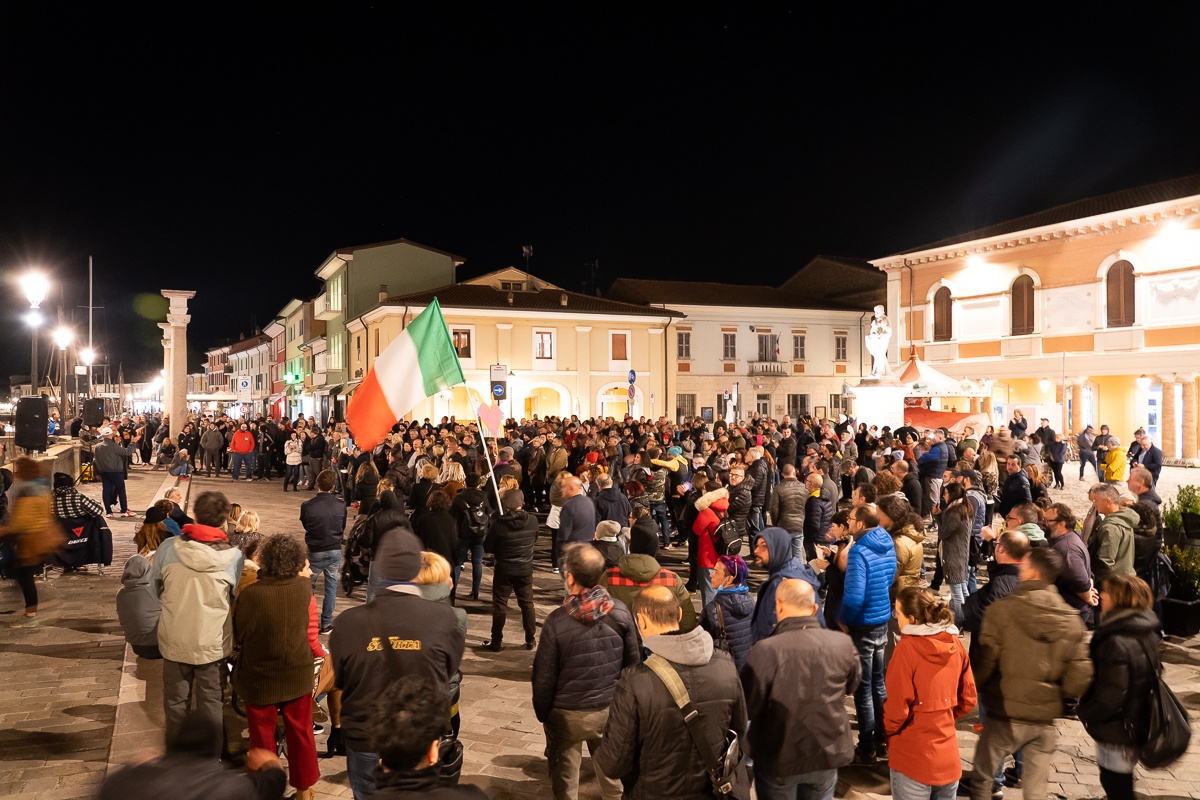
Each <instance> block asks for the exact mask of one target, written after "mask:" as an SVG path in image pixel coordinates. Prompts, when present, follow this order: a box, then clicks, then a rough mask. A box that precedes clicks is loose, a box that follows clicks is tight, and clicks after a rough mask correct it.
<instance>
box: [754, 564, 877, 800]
mask: <svg viewBox="0 0 1200 800" xmlns="http://www.w3.org/2000/svg"><path fill="white" fill-rule="evenodd" d="M816 613H817V603H816V596H815V594H814V593H813V587H812V585H811V584H809V583H807V582H805V581H802V580H800V579H798V578H785V579H784V580H782V581H781V582H780V584H779V588H778V589H777V590H776V592H775V615H776V617H778V619H779V623H778V624H777V625H776V626H775V630H774V631H773V632H772V633H771V635H770V636H769V637H767V638H766V639H763V640H762V641H760V642H759V643H758V644H756V645H754V647H753V648H751V650H750V656H749V658H747V660H746V665H745V666H744V667H743V668H742V674H741V678H742V688H743V689H744V690H745V693H746V712H747V714H748V715H749V717H750V721H751V725H750V741H749V744H750V748H749V749H750V757H751V758H753V759H754V779H755V781H756V782H757V784H758V793H759V796H760V797H796V796H798V795H801V794H804V793H803V792H798V791H797V790H798V789H800V788H801V787H803V788H804V789H805V790H807V796H809V797H832V796H833V790H834V786H835V785H836V784H837V771H838V768H839V767H844V766H845V765H846V764H849V763H850V761H851V759H852V758H854V737H853V735H852V734H851V732H850V717H849V716H848V715H847V714H846V695H848V694H853V693H854V690H855V689H856V688H858V682H859V679H860V678H861V676H862V667H861V665H860V664H859V658H858V653H857V651H856V650H855V648H854V643H853V642H852V641H851V639H850V637H849V636H847V635H846V634H844V633H842V632H841V631H829V630H824V629H823V628H822V627H821V625H820V623H819V622H818V621H817V618H816V616H815V615H816ZM794 675H804V676H805V679H804V680H802V681H797V680H794V679H792V676H794Z"/></svg>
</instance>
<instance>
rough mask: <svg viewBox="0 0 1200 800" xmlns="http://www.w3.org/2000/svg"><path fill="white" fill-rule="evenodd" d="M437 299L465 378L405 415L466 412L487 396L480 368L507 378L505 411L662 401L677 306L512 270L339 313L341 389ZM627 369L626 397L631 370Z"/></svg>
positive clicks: (586, 411)
mask: <svg viewBox="0 0 1200 800" xmlns="http://www.w3.org/2000/svg"><path fill="white" fill-rule="evenodd" d="M435 297H436V298H437V299H438V302H439V303H440V304H441V307H442V314H443V316H444V317H445V319H446V324H447V327H448V328H449V330H450V334H451V337H452V338H453V340H454V342H455V346H456V348H457V349H458V354H459V359H460V360H461V362H462V366H463V373H464V376H465V377H466V384H465V385H464V386H457V387H454V388H452V389H449V390H447V391H445V392H442V393H440V394H439V395H437V396H435V397H432V398H430V399H429V400H427V401H426V402H425V403H423V404H422V405H421V406H419V407H418V408H416V409H414V410H413V412H412V414H411V415H410V416H411V418H414V419H424V418H426V417H428V418H430V419H431V420H435V421H436V420H439V419H441V418H442V417H443V416H454V417H456V418H459V419H464V418H471V417H474V416H475V409H476V408H477V407H478V405H479V404H480V403H481V402H483V401H484V399H485V398H487V399H488V402H490V398H491V397H492V394H491V388H492V383H491V381H490V374H489V370H490V367H492V366H493V365H502V366H503V367H504V374H505V377H506V378H507V390H508V391H507V394H508V396H507V398H506V399H505V400H503V401H502V402H501V406H502V407H503V409H504V411H505V414H506V415H508V416H512V417H515V418H517V419H520V418H522V417H533V416H535V415H537V416H539V417H543V416H547V415H556V416H571V415H578V416H579V417H580V418H587V417H591V416H594V415H596V416H611V417H615V418H618V419H619V418H621V417H623V416H624V415H625V414H626V413H629V414H632V415H633V416H635V417H636V416H647V417H650V416H657V415H660V414H664V413H670V409H669V408H668V407H667V406H666V405H665V398H666V397H668V396H669V395H668V393H667V386H668V381H667V369H668V368H669V367H670V365H671V364H672V363H673V362H672V361H671V360H670V359H669V358H668V356H669V353H668V350H667V341H666V335H667V332H668V328H669V327H670V326H671V325H672V324H673V323H674V322H676V321H677V320H678V319H680V318H681V317H682V316H683V315H682V314H681V313H680V312H679V311H674V310H669V309H660V308H648V307H645V306H639V305H633V304H630V303H623V302H619V301H616V300H610V299H605V298H600V297H593V296H590V295H585V294H580V293H578V292H571V291H567V290H565V289H562V288H561V287H558V286H555V285H554V284H551V283H549V282H547V281H544V280H542V279H540V278H537V277H536V276H533V275H530V274H529V273H527V272H524V271H522V270H518V269H515V268H511V267H510V268H507V269H502V270H499V271H497V272H493V273H490V274H488V275H484V276H481V277H479V278H474V279H471V280H467V281H463V282H461V283H454V284H449V285H446V286H442V287H439V288H437V289H432V290H429V291H422V292H417V293H413V294H407V295H401V296H395V297H390V298H388V299H387V300H384V301H382V302H380V303H378V304H377V305H376V306H374V307H373V308H370V309H367V310H366V311H364V313H362V314H361V315H360V316H358V317H355V318H352V319H347V320H346V333H347V336H348V339H349V354H348V365H349V370H350V382H349V387H350V391H353V388H354V387H356V386H357V385H358V384H359V383H361V381H362V378H363V376H364V375H365V374H366V373H367V370H369V369H370V368H371V364H372V362H373V361H374V359H375V358H376V357H377V356H378V355H379V354H380V353H381V352H383V351H384V350H385V349H386V348H387V346H388V345H389V344H390V343H391V341H392V339H394V338H395V337H396V335H397V334H399V333H400V332H401V331H402V330H403V329H404V326H405V325H407V324H408V322H409V321H411V320H412V319H413V318H414V317H415V316H416V315H417V314H419V313H421V312H422V311H423V310H424V309H425V307H426V306H427V305H428V304H429V302H430V301H431V300H432V299H433V298H435ZM631 372H632V373H633V374H634V378H635V380H634V383H633V384H632V385H633V393H632V397H631V396H630V389H629V387H630V383H629V376H630V373H631Z"/></svg>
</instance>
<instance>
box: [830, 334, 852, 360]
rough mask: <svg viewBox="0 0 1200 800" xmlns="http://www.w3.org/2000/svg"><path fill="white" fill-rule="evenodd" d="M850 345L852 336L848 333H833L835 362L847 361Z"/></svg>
mask: <svg viewBox="0 0 1200 800" xmlns="http://www.w3.org/2000/svg"><path fill="white" fill-rule="evenodd" d="M849 344H850V334H849V332H847V331H834V332H833V360H834V361H845V360H846V357H847V349H848V347H849Z"/></svg>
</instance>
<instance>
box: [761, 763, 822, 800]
mask: <svg viewBox="0 0 1200 800" xmlns="http://www.w3.org/2000/svg"><path fill="white" fill-rule="evenodd" d="M754 787H755V789H757V791H758V797H759V800H832V798H833V790H834V789H835V788H836V787H837V770H836V769H823V770H818V771H817V772H806V773H804V774H801V775H783V776H775V775H763V774H761V773H758V772H756V773H754Z"/></svg>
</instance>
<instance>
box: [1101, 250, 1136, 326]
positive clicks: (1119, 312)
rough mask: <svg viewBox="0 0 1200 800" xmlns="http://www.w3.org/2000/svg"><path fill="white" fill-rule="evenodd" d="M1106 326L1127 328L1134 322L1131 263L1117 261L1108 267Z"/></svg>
mask: <svg viewBox="0 0 1200 800" xmlns="http://www.w3.org/2000/svg"><path fill="white" fill-rule="evenodd" d="M1107 284H1108V287H1107V288H1108V327H1110V328H1128V327H1129V326H1130V325H1132V324H1133V323H1134V318H1133V317H1134V310H1133V305H1134V304H1133V264H1130V263H1129V262H1128V261H1118V262H1117V263H1115V264H1113V265H1112V266H1111V267H1109V268H1108V278H1107Z"/></svg>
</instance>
